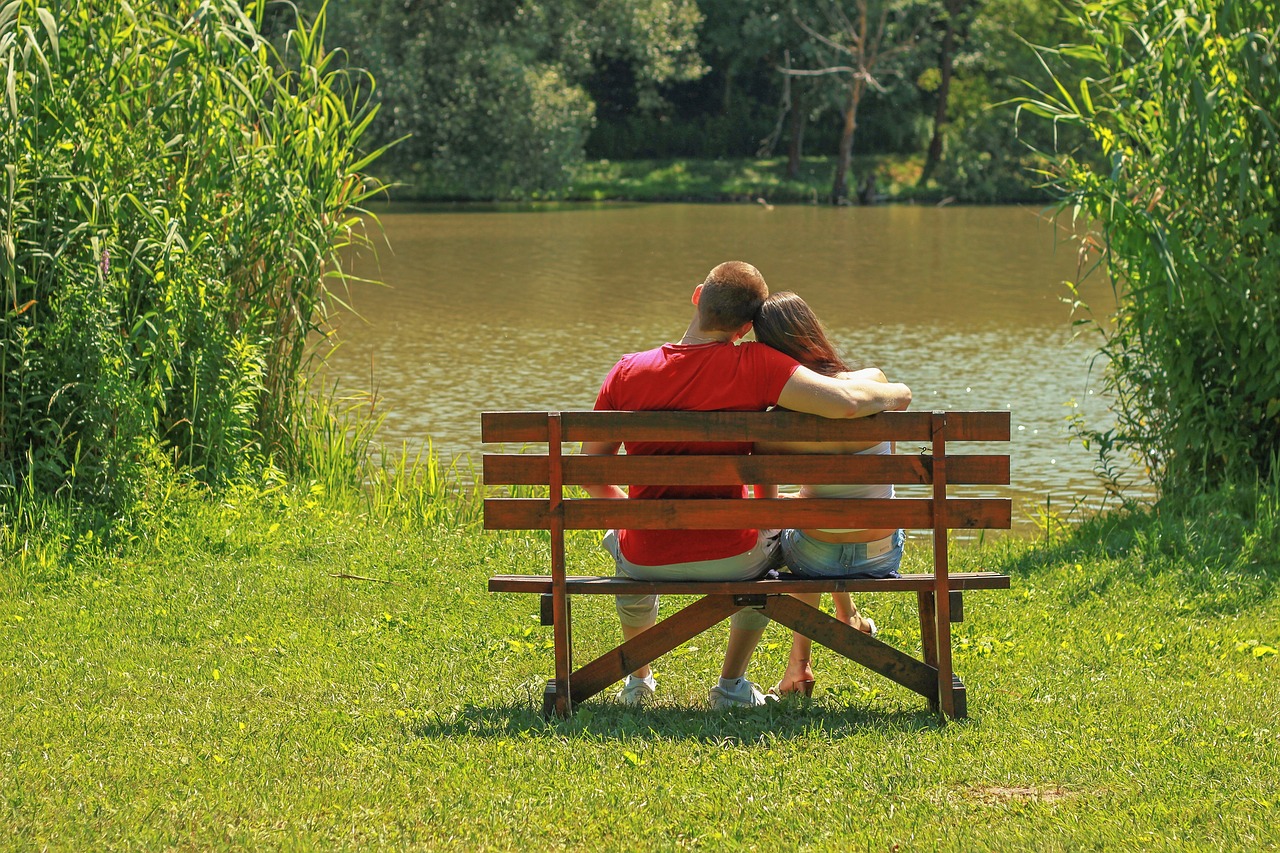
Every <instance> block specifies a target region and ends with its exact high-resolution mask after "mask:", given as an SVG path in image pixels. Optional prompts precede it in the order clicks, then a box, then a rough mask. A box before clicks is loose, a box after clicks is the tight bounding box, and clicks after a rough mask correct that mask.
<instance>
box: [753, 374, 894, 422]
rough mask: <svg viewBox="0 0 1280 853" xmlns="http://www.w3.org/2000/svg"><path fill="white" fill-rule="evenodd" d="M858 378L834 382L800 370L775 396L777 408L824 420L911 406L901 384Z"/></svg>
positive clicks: (859, 376)
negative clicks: (816, 416) (819, 417)
mask: <svg viewBox="0 0 1280 853" xmlns="http://www.w3.org/2000/svg"><path fill="white" fill-rule="evenodd" d="M876 373H879V371H876ZM858 374H863V375H855V376H854V377H852V378H849V379H833V378H831V377H828V376H823V375H822V374H821V373H815V372H814V371H812V370H809V369H808V368H807V367H799V368H797V369H796V372H795V373H793V374H791V378H790V379H789V380H787V384H786V385H785V386H783V388H782V393H781V394H779V395H778V405H779V406H782V407H783V408H785V409H791V410H792V411H795V412H808V413H809V414H811V415H822V416H823V417H825V418H862V417H866V416H867V415H874V414H875V413H877V412H892V411H902V410H903V409H906V408H907V407H908V406H910V405H911V389H910V388H908V387H907V386H906V385H903V384H902V383H901V382H883V381H879V379H878V377H875V376H873V375H869V372H866V371H858ZM881 375H883V374H881Z"/></svg>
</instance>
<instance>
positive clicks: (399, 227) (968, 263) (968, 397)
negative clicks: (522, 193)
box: [328, 204, 1111, 520]
mask: <svg viewBox="0 0 1280 853" xmlns="http://www.w3.org/2000/svg"><path fill="white" fill-rule="evenodd" d="M380 218H381V222H382V226H383V229H384V232H385V241H384V240H383V239H382V237H378V238H377V239H376V242H377V243H378V251H377V254H376V257H375V256H374V255H372V254H370V253H368V252H365V253H363V254H362V255H361V256H359V257H357V258H356V259H355V261H354V269H355V272H356V273H357V274H359V275H363V276H368V277H372V278H377V279H380V280H381V281H383V282H385V286H366V285H356V286H353V292H352V294H351V300H352V304H353V306H354V308H355V309H356V311H357V312H358V313H359V316H358V317H357V316H354V315H343V316H339V317H337V318H335V326H336V329H337V337H338V339H339V340H340V341H341V342H342V343H341V346H340V347H339V348H338V350H337V351H336V352H334V353H333V355H332V356H331V357H330V359H329V364H328V370H329V372H330V375H331V377H333V378H335V379H337V380H338V382H339V384H340V388H341V389H346V390H348V391H352V390H366V391H367V390H370V389H371V388H372V389H374V390H376V394H377V406H378V407H379V410H380V411H381V412H382V413H383V414H385V417H386V420H385V423H384V426H383V433H382V440H383V441H384V442H385V443H386V444H388V445H390V446H394V447H398V446H399V445H400V444H401V443H402V442H408V443H409V444H410V445H411V447H413V446H419V445H420V444H421V443H423V442H425V441H426V440H427V439H428V438H430V439H431V440H432V442H433V444H434V447H435V449H436V451H437V452H438V453H439V454H440V455H441V456H442V457H443V458H444V459H445V460H449V459H451V458H453V457H457V456H470V457H475V458H477V460H478V453H479V451H480V449H481V444H480V436H479V425H480V418H479V414H480V412H482V411H485V410H493V409H538V410H565V409H589V408H591V406H592V404H593V403H594V401H595V395H596V392H597V390H598V389H599V386H600V382H601V380H602V379H603V378H604V376H605V374H606V373H607V372H608V370H609V368H610V367H611V366H612V365H613V363H614V362H615V361H616V360H617V358H618V356H619V355H620V354H622V353H624V352H635V351H638V350H643V349H648V348H650V347H653V346H657V345H659V344H661V343H663V342H664V341H674V340H678V339H679V338H680V335H681V334H682V333H683V331H684V329H685V326H686V325H687V324H688V321H689V318H690V315H691V313H692V306H691V305H690V302H689V299H690V296H691V294H692V291H693V288H694V286H695V285H696V284H697V283H698V282H699V281H701V280H702V278H703V276H705V274H706V272H707V271H708V270H709V269H710V268H711V267H712V266H714V265H715V264H716V263H718V262H720V261H724V260H731V259H736V260H745V261H749V262H750V263H753V264H755V265H756V266H757V267H758V268H759V269H760V270H761V271H762V272H763V273H764V275H765V278H766V279H767V280H768V282H769V286H770V289H771V290H773V291H779V290H794V291H796V292H797V293H799V294H800V295H801V296H803V297H804V298H805V299H806V300H807V301H808V302H809V303H810V305H812V306H813V307H814V309H815V310H816V311H817V313H818V315H819V316H820V317H821V318H822V319H823V321H824V322H825V323H826V325H827V326H828V328H829V329H830V331H831V332H832V334H833V337H834V338H835V340H836V341H837V342H838V344H839V345H840V346H841V347H842V349H843V350H844V352H845V353H846V354H847V355H849V356H851V357H852V358H853V359H854V360H857V361H859V362H861V363H864V364H875V365H877V366H879V367H881V368H882V369H883V370H884V371H885V373H886V374H887V375H888V376H889V378H890V379H893V380H896V381H901V382H905V383H907V384H908V385H909V386H911V388H912V391H913V392H914V396H915V403H914V404H913V408H914V409H945V408H963V409H1007V410H1009V411H1010V412H1011V413H1012V419H1013V431H1014V441H1013V447H1012V454H1013V462H1012V475H1011V476H1012V480H1013V485H1012V486H1011V487H1010V489H1009V490H1008V493H1010V494H1012V495H1014V496H1015V497H1016V498H1018V506H1017V507H1016V508H1015V513H1014V514H1015V518H1021V519H1024V520H1025V518H1026V517H1027V516H1029V515H1030V514H1031V513H1033V512H1034V511H1035V507H1037V506H1041V507H1043V506H1044V504H1045V503H1046V501H1047V500H1050V501H1051V502H1052V505H1053V507H1054V509H1057V510H1063V511H1065V510H1067V509H1068V508H1069V507H1070V506H1071V505H1072V504H1074V503H1076V502H1082V505H1083V506H1086V507H1096V506H1098V505H1099V504H1100V502H1101V499H1102V494H1103V492H1102V489H1101V488H1100V486H1099V484H1098V482H1097V480H1096V479H1095V477H1094V476H1093V473H1092V469H1093V455H1092V454H1091V453H1089V452H1088V451H1086V450H1084V449H1083V448H1082V447H1080V446H1079V443H1078V442H1076V443H1072V442H1071V441H1070V437H1069V432H1068V429H1067V421H1066V418H1067V416H1068V415H1069V414H1071V413H1073V412H1079V413H1082V414H1083V415H1084V417H1085V418H1086V420H1087V421H1088V422H1090V423H1093V424H1101V423H1105V422H1106V421H1107V420H1108V417H1109V415H1108V412H1107V411H1106V408H1105V405H1104V404H1103V402H1102V400H1101V399H1100V397H1099V396H1098V394H1097V393H1096V392H1097V389H1098V386H1099V373H1098V370H1099V367H1098V366H1095V367H1094V370H1093V371H1092V373H1091V370H1090V362H1091V349H1090V346H1089V345H1088V342H1087V341H1084V340H1077V339H1073V337H1072V329H1071V323H1070V315H1069V310H1068V308H1067V306H1066V305H1064V304H1063V303H1062V301H1061V297H1063V296H1064V295H1066V288H1065V287H1064V285H1063V282H1064V281H1066V280H1071V279H1074V278H1075V273H1076V246H1075V243H1073V242H1072V241H1071V240H1070V239H1069V234H1067V233H1066V232H1065V231H1063V229H1062V227H1061V226H1060V225H1057V224H1055V223H1053V222H1052V221H1049V220H1048V219H1047V218H1045V216H1044V215H1043V213H1042V212H1041V211H1039V210H1037V209H1034V208H1024V207H976V208H962V207H952V208H934V207H923V206H902V205H893V206H883V207H870V208H829V207H805V206H795V207H790V206H787V207H784V206H779V207H776V208H766V207H764V206H747V205H714V206H711V205H679V204H676V205H636V206H609V207H567V208H554V209H549V210H538V211H501V210H492V209H490V210H483V211H472V210H445V211H438V210H437V211H413V210H409V209H393V210H390V211H385V212H382V213H380ZM1095 291H1096V292H1093V293H1090V292H1088V291H1086V293H1085V296H1086V297H1087V298H1088V299H1089V301H1090V302H1091V303H1092V304H1094V305H1095V307H1099V308H1102V307H1105V305H1107V304H1110V300H1111V296H1110V293H1109V290H1108V288H1107V286H1106V285H1105V284H1104V283H1102V282H1101V281H1099V283H1098V284H1096V285H1095Z"/></svg>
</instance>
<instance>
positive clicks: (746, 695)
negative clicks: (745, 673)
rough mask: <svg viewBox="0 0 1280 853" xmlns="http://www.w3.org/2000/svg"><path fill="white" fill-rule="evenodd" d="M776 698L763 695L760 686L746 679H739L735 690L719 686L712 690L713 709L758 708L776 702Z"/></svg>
mask: <svg viewBox="0 0 1280 853" xmlns="http://www.w3.org/2000/svg"><path fill="white" fill-rule="evenodd" d="M776 698H777V697H774V696H767V695H765V694H764V693H761V692H760V685H758V684H755V683H753V682H751V681H747V680H746V679H745V678H743V679H739V681H738V684H737V686H736V687H733V688H725V687H721V686H720V685H719V684H717V685H716V686H715V687H712V688H711V706H712V707H713V708H758V707H760V706H761V705H767V704H768V703H769V702H771V701H776Z"/></svg>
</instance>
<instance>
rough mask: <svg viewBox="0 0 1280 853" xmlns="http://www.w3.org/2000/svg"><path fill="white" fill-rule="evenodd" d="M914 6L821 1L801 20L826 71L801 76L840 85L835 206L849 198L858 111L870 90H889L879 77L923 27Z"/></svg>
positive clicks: (886, 0)
mask: <svg viewBox="0 0 1280 853" xmlns="http://www.w3.org/2000/svg"><path fill="white" fill-rule="evenodd" d="M915 11H916V10H915V9H914V8H913V7H911V6H903V5H899V4H898V3H896V2H893V0H828V2H820V3H819V4H818V6H817V10H816V13H811V14H809V15H805V14H803V13H798V14H797V16H796V22H797V23H798V25H799V26H800V28H801V29H802V30H804V32H805V33H806V34H807V35H808V36H809V38H810V39H811V40H812V43H813V44H814V45H815V47H816V49H817V51H818V53H819V55H820V56H822V55H825V58H826V59H827V62H826V65H825V67H821V68H810V69H791V70H790V71H788V72H786V73H788V74H790V75H792V76H796V77H822V78H833V79H837V80H839V81H840V83H841V86H840V89H839V91H840V96H841V99H842V101H843V103H842V105H841V116H842V121H843V124H842V128H841V133H840V143H839V148H838V151H837V156H836V172H835V178H834V179H833V181H832V185H831V203H832V204H843V203H845V202H846V201H847V200H848V197H849V180H848V176H849V169H850V165H851V162H852V158H853V140H854V134H855V133H856V132H857V129H858V110H859V108H860V107H861V105H862V100H863V98H864V97H865V96H866V94H867V92H868V90H870V91H875V92H884V91H886V87H885V85H884V84H883V83H881V82H880V80H879V79H877V77H876V76H875V75H876V74H877V72H878V71H879V70H880V69H882V68H885V67H887V66H889V65H890V63H891V61H892V60H894V59H896V58H898V57H899V56H900V55H901V54H904V53H907V52H909V51H911V50H912V49H913V48H914V47H915V46H916V42H917V41H918V38H919V35H920V32H921V30H922V29H923V24H922V22H921V21H920V20H919V15H918V14H913V12H915Z"/></svg>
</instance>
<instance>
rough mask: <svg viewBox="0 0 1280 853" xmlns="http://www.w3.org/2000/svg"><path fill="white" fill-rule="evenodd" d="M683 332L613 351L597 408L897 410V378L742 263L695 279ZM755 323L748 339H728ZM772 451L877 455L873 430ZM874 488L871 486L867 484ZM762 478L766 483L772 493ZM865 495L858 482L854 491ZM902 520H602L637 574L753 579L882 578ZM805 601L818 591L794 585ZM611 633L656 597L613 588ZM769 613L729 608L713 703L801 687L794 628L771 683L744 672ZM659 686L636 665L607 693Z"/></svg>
mask: <svg viewBox="0 0 1280 853" xmlns="http://www.w3.org/2000/svg"><path fill="white" fill-rule="evenodd" d="M693 304H694V306H695V310H694V315H693V320H692V321H691V322H690V324H689V328H688V331H686V332H685V334H684V337H682V338H681V339H680V341H679V342H678V343H674V344H664V345H662V346H661V347H658V348H657V349H653V350H649V351H648V352H642V353H634V354H631V355H627V356H624V357H623V358H622V359H621V360H620V361H619V362H618V363H617V364H616V365H615V366H614V367H613V369H612V370H611V371H610V372H609V375H608V376H607V377H606V378H605V380H604V385H603V386H602V387H601V389H600V394H599V396H598V397H597V398H596V404H595V408H596V409H597V410H645V411H655V410H662V411H764V410H765V409H768V408H770V407H772V406H780V407H782V408H786V409H790V410H793V411H797V412H807V413H810V414H815V415H822V416H824V417H830V418H857V417H864V416H867V415H873V414H876V413H877V412H883V411H897V410H903V409H906V408H907V407H908V406H909V405H910V403H911V390H910V389H909V388H907V386H905V385H902V384H899V383H894V382H888V381H887V380H886V379H885V376H884V374H883V373H882V372H881V371H880V370H878V369H876V368H868V369H864V370H853V371H850V370H848V369H847V367H846V366H845V364H844V362H843V361H841V359H840V357H839V356H838V355H837V354H836V351H835V349H834V347H833V346H832V345H831V343H830V341H828V339H827V337H826V334H825V332H824V331H823V329H822V325H821V324H820V323H819V322H818V319H817V318H816V317H815V316H814V315H813V312H812V311H810V310H809V307H808V305H806V304H805V302H804V300H802V299H801V298H800V297H798V296H796V295H795V294H793V293H786V292H783V293H778V294H775V295H774V296H769V289H768V286H767V285H766V284H765V280H764V277H763V276H762V275H761V274H760V271H759V270H757V269H756V268H755V267H753V266H751V265H750V264H747V263H743V262H741V261H729V262H727V263H723V264H720V265H719V266H717V267H716V268H715V269H713V270H712V271H711V272H710V273H709V274H708V275H707V278H706V280H705V281H703V282H702V284H699V285H698V286H697V287H696V288H694V291H693ZM753 324H754V327H755V335H756V338H757V340H758V341H759V343H749V342H748V343H743V344H741V345H736V344H737V342H738V340H739V339H741V338H742V337H744V336H745V335H746V334H747V333H748V332H750V331H751V330H752V326H753ZM619 447H620V444H618V443H605V442H592V441H587V442H584V443H583V445H582V453H584V454H588V455H606V454H615V453H617V452H618V450H619ZM759 447H760V449H761V450H767V451H768V452H771V453H833V452H834V453H868V454H877V453H889V452H891V448H890V447H889V445H888V444H887V443H885V442H881V443H878V444H877V443H872V444H871V445H870V446H868V445H867V444H866V443H846V444H843V445H831V444H824V445H806V444H803V443H794V442H784V443H779V444H771V445H768V446H759ZM626 450H627V453H628V454H629V455H651V454H664V455H682V454H708V453H713V454H719V453H725V454H728V453H750V452H752V450H753V446H752V445H751V444H750V443H741V444H724V443H720V444H705V443H703V444H695V443H680V444H675V443H672V442H628V444H627V448H626ZM776 488H777V487H776V486H771V487H762V486H756V487H755V492H756V497H772V496H775V495H776ZM892 488H893V487H892V486H883V487H880V486H848V487H841V486H830V485H828V486H814V487H810V488H802V490H801V493H800V497H808V496H812V497H819V496H835V495H839V496H841V497H846V496H850V495H848V494H847V492H848V491H849V490H850V489H858V490H860V492H859V496H865V497H891V496H892ZM879 489H883V493H875V494H873V492H876V490H879ZM586 490H587V492H588V493H589V494H590V495H591V496H592V497H593V498H626V497H627V494H626V493H624V492H623V491H622V490H621V489H620V488H618V487H617V486H615V485H593V486H587V487H586ZM771 490H772V491H771ZM864 493H865V494H864ZM746 496H747V495H746V488H745V487H740V486H703V487H697V486H632V487H631V488H630V497H631V498H632V499H642V500H643V499H661V498H727V499H735V498H745V497H746ZM902 543H903V534H902V531H901V530H783V531H768V530H760V531H757V530H616V531H615V530H611V531H609V532H608V533H607V534H606V536H605V539H604V547H605V548H606V549H607V550H608V551H609V552H610V553H611V554H612V555H613V557H614V559H615V560H616V563H617V572H618V574H620V575H625V576H627V577H631V578H635V579H637V580H729V581H736V580H751V579H755V578H759V577H761V576H763V575H764V574H765V573H766V572H768V571H769V570H770V569H776V568H779V567H780V566H782V565H783V564H784V563H785V564H786V565H787V566H788V567H789V568H790V570H791V571H792V573H794V574H796V575H799V576H801V577H891V576H894V575H896V573H897V568H898V564H899V563H900V561H901V559H902ZM797 597H798V598H800V599H801V600H803V601H805V602H806V603H808V604H810V605H813V606H817V604H818V599H819V598H820V594H818V593H812V594H804V595H798V596H797ZM835 598H836V615H837V618H840V619H842V620H843V621H844V622H846V623H847V624H849V625H851V626H852V627H855V628H858V629H859V630H862V631H864V632H866V633H874V631H875V624H874V623H873V622H872V621H871V620H870V619H866V618H864V617H862V616H861V615H860V614H859V613H858V611H857V609H856V608H855V607H854V606H853V604H852V602H851V601H850V600H849V598H848V594H847V593H837V594H835ZM617 609H618V616H619V619H620V620H621V623H622V635H623V637H624V639H627V640H630V639H632V638H634V637H636V636H639V635H640V634H642V633H643V632H644V631H646V630H648V629H649V628H651V627H653V626H654V624H655V623H656V621H657V616H658V598H657V596H656V595H623V596H618V597H617ZM768 623H769V620H768V617H766V616H763V615H762V614H760V613H759V612H757V611H756V610H753V609H750V608H747V609H744V610H740V611H738V612H737V613H735V614H734V615H733V617H732V618H731V619H730V627H729V644H728V648H727V650H726V652H725V660H724V666H723V667H722V669H721V672H720V681H719V683H718V684H717V685H716V686H715V687H713V688H711V701H712V703H713V705H715V706H716V707H733V706H755V705H763V704H765V702H766V701H768V699H770V698H772V697H773V696H778V695H782V694H787V693H797V692H803V693H805V694H806V695H807V694H809V693H810V692H811V691H812V689H813V672H812V670H811V668H810V665H809V657H810V650H811V646H812V641H810V640H809V638H808V637H805V636H803V635H801V634H795V635H794V636H793V638H792V647H791V654H790V660H789V662H788V665H787V671H786V673H785V674H784V675H783V677H782V679H781V680H780V681H779V682H778V684H777V685H776V686H775V687H774V688H773V689H772V690H770V691H769V694H765V693H763V692H761V690H760V689H759V687H758V686H757V685H755V684H753V683H752V682H750V681H748V680H747V679H746V671H747V663H748V661H749V659H750V657H751V653H752V652H753V651H754V650H755V647H756V645H757V644H758V643H759V641H760V638H761V637H762V636H763V634H764V629H765V627H766V626H767V625H768ZM656 688H657V684H656V682H655V681H654V678H653V674H652V672H651V670H650V668H649V667H648V666H647V665H646V666H643V667H641V668H640V669H638V670H636V671H635V672H633V673H632V674H631V675H630V676H628V677H627V679H626V681H625V682H624V684H623V687H622V690H621V692H620V693H619V694H618V697H619V698H620V699H621V700H622V701H623V702H625V703H628V704H640V703H643V702H644V701H645V700H646V699H648V698H649V697H651V696H652V695H653V693H654V691H655V690H656Z"/></svg>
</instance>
